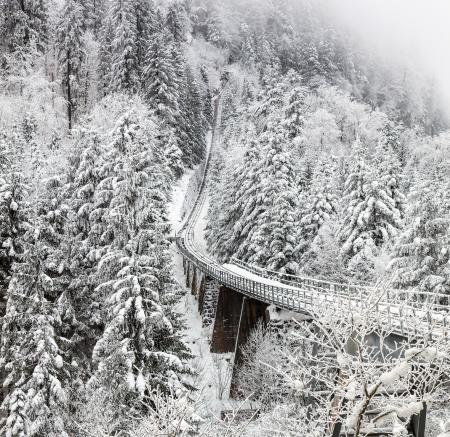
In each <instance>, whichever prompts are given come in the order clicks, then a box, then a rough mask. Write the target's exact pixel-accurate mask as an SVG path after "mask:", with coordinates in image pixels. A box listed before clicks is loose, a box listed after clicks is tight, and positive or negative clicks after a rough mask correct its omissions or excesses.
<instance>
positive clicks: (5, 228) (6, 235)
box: [0, 132, 28, 317]
mask: <svg viewBox="0 0 450 437" xmlns="http://www.w3.org/2000/svg"><path fill="white" fill-rule="evenodd" d="M0 153H1V155H2V162H1V164H0V317H1V316H2V315H3V314H4V311H5V305H6V290H7V289H8V285H9V281H10V279H11V268H12V265H13V263H14V261H15V260H16V258H17V256H18V255H19V254H20V253H21V252H22V249H21V244H20V241H21V238H22V236H23V234H24V232H25V230H26V228H27V226H28V225H27V208H28V206H27V205H28V203H27V201H28V199H27V186H26V182H25V178H24V175H23V170H22V164H23V160H24V156H23V149H22V138H21V137H20V136H19V135H18V133H17V132H13V133H12V134H9V135H8V134H6V133H2V135H1V138H0Z"/></svg>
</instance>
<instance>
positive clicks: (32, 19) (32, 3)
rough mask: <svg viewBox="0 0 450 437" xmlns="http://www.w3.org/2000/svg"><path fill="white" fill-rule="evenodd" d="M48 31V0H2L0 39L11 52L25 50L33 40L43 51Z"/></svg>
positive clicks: (0, 5) (0, 7)
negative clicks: (20, 0)
mask: <svg viewBox="0 0 450 437" xmlns="http://www.w3.org/2000/svg"><path fill="white" fill-rule="evenodd" d="M48 32H49V4H48V1H47V0H28V1H26V2H25V1H22V2H16V1H10V0H1V1H0V39H1V40H2V41H3V42H4V43H5V45H6V46H7V47H8V49H9V51H10V52H20V51H22V52H24V51H26V50H27V49H28V48H29V47H30V46H31V44H32V43H33V42H34V44H36V46H37V49H38V50H39V51H40V52H43V50H44V47H45V45H46V43H47V40H48Z"/></svg>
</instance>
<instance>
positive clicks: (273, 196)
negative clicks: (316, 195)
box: [248, 126, 298, 274]
mask: <svg viewBox="0 0 450 437" xmlns="http://www.w3.org/2000/svg"><path fill="white" fill-rule="evenodd" d="M263 144H264V145H263V151H262V156H263V162H262V167H261V174H260V177H259V181H258V182H259V184H257V185H256V186H255V189H256V190H257V192H258V193H259V196H261V198H262V207H261V213H260V214H258V215H257V216H256V217H255V222H254V227H255V230H254V232H253V234H252V236H251V238H250V246H249V256H248V260H249V262H251V263H254V264H257V265H259V266H261V267H265V268H268V269H270V270H274V271H280V272H283V273H290V274H292V273H295V272H296V271H297V269H298V266H297V263H296V261H295V254H294V252H295V251H294V249H295V246H296V232H295V227H296V209H297V203H298V196H297V192H296V186H295V173H294V168H293V166H292V158H291V155H290V152H289V150H288V147H289V146H288V145H289V142H288V141H287V135H286V132H285V130H284V129H283V128H282V127H279V126H276V127H275V128H274V129H273V130H269V131H268V132H266V133H264V134H263Z"/></svg>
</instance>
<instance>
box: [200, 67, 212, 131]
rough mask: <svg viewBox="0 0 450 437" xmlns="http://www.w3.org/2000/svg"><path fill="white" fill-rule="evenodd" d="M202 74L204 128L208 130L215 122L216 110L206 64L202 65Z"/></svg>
mask: <svg viewBox="0 0 450 437" xmlns="http://www.w3.org/2000/svg"><path fill="white" fill-rule="evenodd" d="M200 75H201V78H202V82H203V118H204V130H205V132H206V131H207V130H208V129H209V128H210V127H211V125H212V123H213V117H214V111H213V104H212V100H213V99H212V95H211V89H210V84H209V78H208V73H207V71H206V68H205V66H204V65H202V66H201V67H200Z"/></svg>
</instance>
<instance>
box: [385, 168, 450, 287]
mask: <svg viewBox="0 0 450 437" xmlns="http://www.w3.org/2000/svg"><path fill="white" fill-rule="evenodd" d="M448 181H449V179H448V168H447V166H446V165H443V164H438V168H437V169H436V171H435V172H433V174H432V175H431V178H430V175H427V177H425V175H424V177H423V178H421V180H420V181H419V183H418V184H417V185H416V186H415V187H414V188H413V190H412V191H411V194H410V196H409V205H410V206H409V208H408V216H407V224H406V226H405V229H404V231H403V233H402V234H401V235H400V237H399V239H398V242H397V244H396V246H395V248H394V252H393V257H394V258H393V260H392V262H391V265H390V269H391V271H392V272H393V277H394V284H395V286H397V287H400V288H418V289H419V290H420V291H424V292H432V293H442V294H449V293H450V267H449V266H450V232H449V229H450V218H449V213H450V198H449V194H448V193H449V188H450V186H449V182H448Z"/></svg>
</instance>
